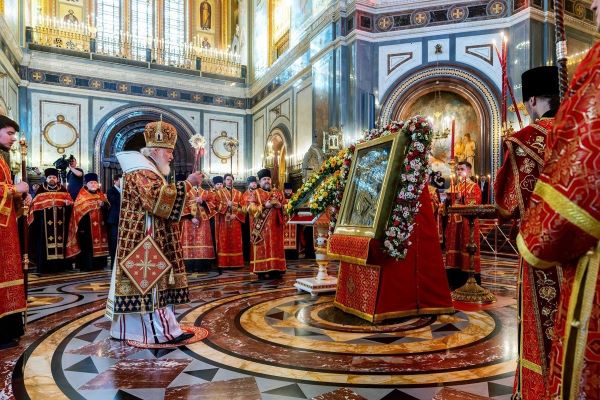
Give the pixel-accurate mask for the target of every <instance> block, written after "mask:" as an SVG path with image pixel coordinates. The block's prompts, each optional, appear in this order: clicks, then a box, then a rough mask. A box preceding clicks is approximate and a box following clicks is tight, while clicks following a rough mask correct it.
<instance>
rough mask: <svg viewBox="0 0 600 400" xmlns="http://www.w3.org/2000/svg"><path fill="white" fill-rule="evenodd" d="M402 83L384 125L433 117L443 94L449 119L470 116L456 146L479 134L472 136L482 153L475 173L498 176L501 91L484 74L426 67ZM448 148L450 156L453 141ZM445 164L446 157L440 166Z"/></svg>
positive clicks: (386, 107)
mask: <svg viewBox="0 0 600 400" xmlns="http://www.w3.org/2000/svg"><path fill="white" fill-rule="evenodd" d="M398 82H399V83H398V84H397V85H396V86H394V87H392V89H391V90H390V91H389V92H388V93H387V95H386V97H385V101H384V102H383V106H382V108H381V112H380V116H379V123H380V124H381V125H385V124H387V123H388V122H389V121H391V120H395V119H405V118H409V117H411V116H412V114H411V113H421V114H424V115H425V116H429V115H432V114H433V112H434V111H433V109H434V108H435V107H434V103H435V102H434V99H435V97H436V95H437V94H436V93H439V95H440V96H441V99H442V103H443V104H442V109H443V110H446V111H447V112H448V114H449V115H451V114H452V113H454V114H455V116H457V117H458V116H459V115H458V113H459V112H460V113H463V114H464V113H465V112H466V113H467V114H468V115H469V116H468V117H467V118H463V121H461V123H463V126H462V129H461V128H460V127H458V126H457V132H456V136H455V144H457V143H460V142H458V140H459V139H461V138H465V137H466V136H465V134H466V133H474V132H473V131H477V132H476V134H475V135H472V134H471V135H470V136H471V139H472V140H474V141H475V142H476V146H477V149H478V152H479V157H477V158H476V160H475V164H476V165H474V168H475V172H476V173H477V174H480V175H483V174H490V175H492V176H494V175H495V173H496V170H497V169H498V167H499V164H500V109H499V102H498V99H499V94H498V90H497V88H496V87H495V86H494V85H493V84H492V83H490V82H489V81H488V80H487V79H486V78H485V77H482V76H481V74H477V73H476V72H474V71H471V70H469V69H467V68H464V67H458V66H454V65H444V66H442V65H440V66H432V67H426V68H423V69H420V70H418V71H416V72H413V73H411V74H410V76H409V77H406V76H405V77H402V78H401V79H399V80H398ZM466 119H468V120H469V121H467V120H466ZM457 122H458V121H457ZM434 129H436V127H435V126H434ZM458 129H461V130H460V131H458ZM469 131H471V132H469ZM446 148H447V149H446V152H449V139H448V144H447V147H446ZM446 157H447V155H446ZM446 160H447V158H446ZM443 161H444V160H443V156H442V160H440V162H443Z"/></svg>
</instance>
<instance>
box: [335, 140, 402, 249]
mask: <svg viewBox="0 0 600 400" xmlns="http://www.w3.org/2000/svg"><path fill="white" fill-rule="evenodd" d="M407 144H408V139H407V137H406V136H405V135H403V134H401V133H394V134H390V135H387V136H383V137H379V138H377V139H373V140H370V141H368V142H364V143H361V144H359V145H357V146H356V149H355V150H354V157H353V161H352V166H351V168H350V172H349V174H348V181H347V183H346V187H345V189H344V197H343V198H342V204H341V206H340V213H339V217H338V222H337V225H336V227H335V231H334V233H335V234H342V235H350V236H366V237H370V238H375V239H381V238H382V237H383V236H384V233H385V229H386V228H387V223H388V219H389V216H390V213H391V211H392V207H393V205H394V200H395V197H396V194H397V189H398V184H399V179H400V175H401V171H400V168H401V166H402V163H403V160H404V157H405V154H406V150H407V149H408V146H407ZM378 149H387V151H388V152H389V154H388V158H387V159H386V160H379V159H376V160H375V161H376V162H377V161H382V163H385V164H380V165H379V167H382V166H383V167H385V173H384V175H383V177H382V179H380V180H379V181H378V180H377V179H375V180H371V181H369V182H365V179H363V180H362V181H361V179H362V178H361V176H362V171H361V168H363V169H364V170H369V172H371V171H372V169H371V168H364V167H362V166H361V161H362V160H364V159H365V157H367V155H369V154H374V155H376V154H377V153H376V152H377V150H378ZM382 155H383V153H381V154H380V155H379V156H378V158H381V156H382ZM372 167H375V168H377V167H378V165H373V166H372ZM372 175H373V174H372V173H371V175H370V176H371V177H372ZM364 183H366V184H371V185H372V184H375V185H379V184H380V185H381V186H380V187H375V189H374V190H373V188H372V187H371V191H376V192H377V193H378V196H377V198H376V199H375V200H376V202H375V204H374V205H371V206H374V207H375V210H370V211H372V214H373V215H372V217H373V218H372V221H370V222H367V223H364V224H359V223H357V212H358V211H357V209H356V201H357V196H361V190H360V189H359V186H360V185H361V184H364Z"/></svg>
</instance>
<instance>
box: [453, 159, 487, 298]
mask: <svg viewBox="0 0 600 400" xmlns="http://www.w3.org/2000/svg"><path fill="white" fill-rule="evenodd" d="M472 168H473V166H472V165H471V163H469V162H467V161H461V162H459V163H458V166H457V167H456V172H457V175H458V183H457V184H456V185H454V187H453V188H452V187H451V192H450V193H449V194H450V198H451V202H452V204H451V205H459V204H469V205H472V204H481V189H479V186H478V185H477V184H476V183H475V182H473V181H472V180H471V178H470V177H471V169H472ZM452 189H453V190H452ZM468 243H469V222H468V221H467V220H466V219H464V218H462V216H460V215H456V214H450V215H449V221H448V226H447V227H446V249H447V250H446V267H447V268H448V269H449V275H450V276H451V278H450V286H451V287H460V286H462V285H463V284H464V283H465V282H466V281H467V275H468V271H469V253H468V252H467V244H468ZM475 244H476V245H477V253H475V279H476V280H477V282H478V283H481V275H480V271H481V258H480V253H479V221H478V220H475Z"/></svg>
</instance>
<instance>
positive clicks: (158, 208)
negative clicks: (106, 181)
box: [130, 170, 191, 222]
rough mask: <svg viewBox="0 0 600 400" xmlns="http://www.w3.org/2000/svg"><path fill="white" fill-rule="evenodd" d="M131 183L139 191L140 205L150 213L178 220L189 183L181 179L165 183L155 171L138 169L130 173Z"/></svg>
mask: <svg viewBox="0 0 600 400" xmlns="http://www.w3.org/2000/svg"><path fill="white" fill-rule="evenodd" d="M130 179H132V180H133V182H132V184H133V185H134V187H136V188H137V190H138V191H139V196H140V200H141V203H142V207H143V208H144V210H145V211H147V212H149V213H150V214H152V215H154V216H156V217H159V218H164V219H169V220H171V221H175V222H177V221H179V220H180V218H181V215H182V212H183V207H184V206H185V201H186V197H187V195H188V192H189V191H190V189H191V183H190V182H188V181H181V182H177V183H171V184H166V183H165V182H164V180H163V179H162V178H161V177H160V176H158V175H156V174H155V173H153V172H151V171H147V170H140V171H138V172H137V173H134V174H131V178H130Z"/></svg>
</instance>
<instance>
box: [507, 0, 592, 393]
mask: <svg viewBox="0 0 600 400" xmlns="http://www.w3.org/2000/svg"><path fill="white" fill-rule="evenodd" d="M599 7H600V1H598V0H594V2H593V4H592V8H593V9H594V11H595V13H596V21H597V23H598V27H599V28H600V13H599V11H600V10H599V9H598V8H599ZM599 104H600V43H596V44H595V45H594V46H593V47H592V48H591V49H590V50H589V52H588V54H587V56H586V57H585V58H584V59H583V61H582V62H581V63H580V64H579V66H578V67H577V70H576V71H575V74H574V75H573V79H572V81H571V84H570V86H569V87H568V89H567V91H566V95H565V98H563V102H562V104H561V105H560V108H559V110H558V113H557V114H556V119H555V122H554V127H553V128H552V132H551V133H550V134H549V135H548V138H547V140H546V154H545V159H544V160H545V163H544V168H543V170H542V172H541V174H540V176H539V179H538V181H537V183H536V185H535V188H534V190H533V194H532V195H531V201H530V204H529V209H528V210H527V213H526V214H525V217H524V218H523V220H522V222H521V229H520V233H519V236H517V245H518V247H519V252H520V253H521V255H522V256H523V258H524V259H525V261H527V263H528V264H530V265H531V266H533V267H534V268H536V269H537V270H536V271H535V273H536V274H537V273H545V272H546V271H547V269H548V268H550V267H554V266H556V265H560V266H561V269H562V282H561V291H560V300H559V305H558V312H557V314H556V316H555V324H554V336H553V340H552V349H551V352H550V379H549V380H550V382H549V385H548V386H547V391H546V395H545V396H540V397H539V398H543V399H597V398H599V397H600V395H599V394H600V379H598V377H599V376H600V352H599V351H598V348H599V347H598V345H599V343H600V313H599V311H598V310H600V280H599V279H598V278H599V276H598V272H599V269H600V242H599V240H600V208H599V206H600V184H599V182H600V151H599V149H600V116H599V113H598V105H599Z"/></svg>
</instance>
